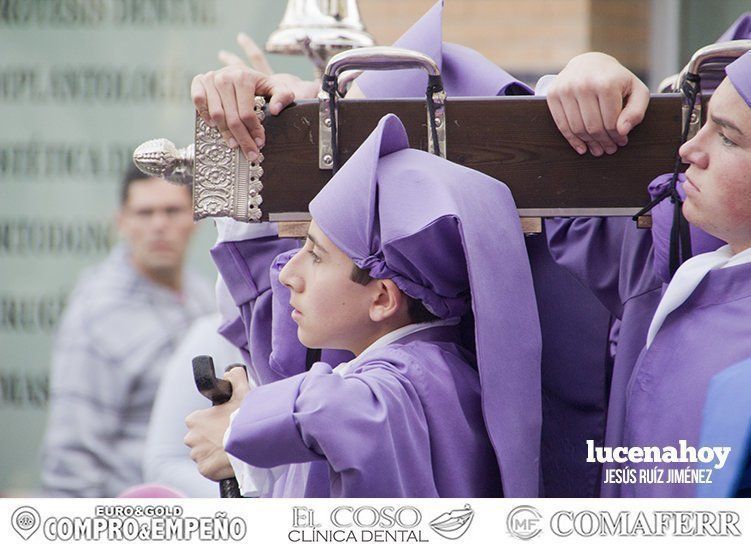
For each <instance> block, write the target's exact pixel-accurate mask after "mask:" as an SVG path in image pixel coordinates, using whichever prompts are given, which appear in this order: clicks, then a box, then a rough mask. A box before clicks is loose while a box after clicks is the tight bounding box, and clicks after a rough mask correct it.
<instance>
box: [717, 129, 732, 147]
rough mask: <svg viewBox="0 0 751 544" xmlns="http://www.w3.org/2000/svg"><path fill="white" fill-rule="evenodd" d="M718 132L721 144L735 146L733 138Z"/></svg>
mask: <svg viewBox="0 0 751 544" xmlns="http://www.w3.org/2000/svg"><path fill="white" fill-rule="evenodd" d="M718 134H719V135H720V139H721V140H722V145H724V146H727V147H735V142H734V141H733V140H731V139H730V138H728V137H727V136H725V135H724V134H723V133H722V132H718Z"/></svg>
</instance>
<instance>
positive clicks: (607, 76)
mask: <svg viewBox="0 0 751 544" xmlns="http://www.w3.org/2000/svg"><path fill="white" fill-rule="evenodd" d="M547 100H548V106H549V108H550V113H551V114H552V116H553V119H554V120H555V123H556V125H558V129H559V130H560V131H561V133H562V134H563V136H564V137H565V138H566V140H568V142H569V143H570V144H571V147H573V148H574V149H575V150H576V151H577V152H578V153H579V154H580V155H583V154H584V153H586V152H587V149H589V151H590V152H591V153H592V154H593V155H594V156H596V157H599V156H601V155H602V154H603V153H607V154H609V155H612V154H613V153H615V152H616V151H617V150H618V147H619V146H624V145H626V143H627V142H628V133H629V132H630V131H631V129H632V128H634V127H635V126H636V125H638V124H639V123H641V121H642V119H643V118H644V113H645V112H646V110H647V106H648V105H649V89H648V88H647V86H646V85H645V84H644V83H642V81H641V80H640V79H639V78H638V77H636V76H635V75H634V74H633V73H632V72H631V71H630V70H628V69H627V68H625V67H624V66H623V65H621V63H619V62H618V61H617V60H616V59H615V58H613V57H611V56H609V55H605V54H604V53H584V54H582V55H578V56H576V57H574V58H573V59H571V60H570V61H569V63H568V64H567V65H566V67H565V68H564V69H563V70H562V71H561V73H560V74H558V75H557V76H556V78H555V81H554V82H553V83H552V84H551V86H550V88H549V89H548V93H547Z"/></svg>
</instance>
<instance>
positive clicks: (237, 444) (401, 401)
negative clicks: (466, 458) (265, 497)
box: [226, 363, 435, 496]
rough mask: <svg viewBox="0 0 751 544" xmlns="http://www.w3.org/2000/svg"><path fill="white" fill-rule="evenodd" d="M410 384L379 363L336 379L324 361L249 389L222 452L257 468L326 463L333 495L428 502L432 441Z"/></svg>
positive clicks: (365, 366)
mask: <svg viewBox="0 0 751 544" xmlns="http://www.w3.org/2000/svg"><path fill="white" fill-rule="evenodd" d="M421 406H422V405H421V403H420V400H419V398H418V396H417V393H416V391H415V390H414V388H413V387H412V385H411V383H410V382H409V381H408V380H407V379H406V378H404V377H403V376H402V375H401V374H399V373H397V372H395V371H393V370H391V369H390V367H389V366H388V365H385V364H383V363H367V364H366V365H364V366H363V367H360V368H359V369H358V372H357V373H354V374H350V375H347V376H341V375H339V374H337V373H334V372H333V371H332V369H331V367H330V366H329V365H327V364H325V363H316V364H315V365H313V367H312V368H311V370H310V371H308V372H306V373H304V374H301V375H298V376H293V377H291V378H287V379H285V380H281V381H278V382H276V383H273V384H269V385H265V386H262V387H258V388H256V389H254V390H252V391H251V392H250V393H249V394H248V395H247V396H246V398H245V400H244V401H243V404H242V406H241V407H240V411H239V413H238V414H237V416H236V417H235V419H234V421H233V423H232V430H231V432H230V436H229V439H228V441H227V444H226V449H227V452H228V453H230V454H232V455H233V456H235V457H237V458H239V459H241V460H243V461H245V462H246V463H249V464H251V465H255V466H259V467H265V468H268V467H274V466H278V465H282V464H290V463H300V462H306V461H314V460H320V459H326V460H327V461H328V463H329V465H330V467H331V470H333V471H334V472H336V473H339V474H340V475H341V478H339V479H333V480H332V486H333V487H335V488H337V489H336V490H332V491H333V494H334V495H341V496H394V494H395V493H396V494H398V495H413V496H434V495H435V490H434V489H433V488H432V486H433V476H432V472H431V468H430V467H431V460H430V440H429V437H428V429H427V423H426V421H425V416H424V413H423V411H422V407H421Z"/></svg>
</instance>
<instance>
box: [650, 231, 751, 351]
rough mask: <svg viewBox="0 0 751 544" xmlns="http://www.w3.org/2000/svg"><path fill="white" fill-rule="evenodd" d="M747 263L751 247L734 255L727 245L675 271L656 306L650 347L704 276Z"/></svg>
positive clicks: (651, 325) (691, 259) (750, 259)
mask: <svg viewBox="0 0 751 544" xmlns="http://www.w3.org/2000/svg"><path fill="white" fill-rule="evenodd" d="M748 262H751V248H749V249H746V250H745V251H741V252H740V253H738V254H737V255H733V253H732V252H731V251H730V246H728V245H725V246H722V247H721V248H720V249H718V250H717V251H712V252H710V253H703V254H701V255H697V256H696V257H692V258H690V259H689V260H687V261H686V262H685V263H683V264H682V265H681V266H680V267H679V268H678V270H677V271H676V273H675V276H673V279H672V280H670V283H669V284H668V287H667V289H666V290H665V294H664V295H663V297H662V299H661V300H660V304H659V305H658V306H657V310H656V311H655V315H654V317H653V318H652V323H651V324H650V325H649V332H648V333H647V347H649V346H651V345H652V341H653V340H654V339H655V336H657V332H658V331H659V330H660V327H662V325H663V323H664V322H665V320H666V319H667V317H668V315H670V313H671V312H672V311H673V310H676V309H677V308H678V307H680V306H681V305H682V304H683V303H684V302H686V300H688V297H690V296H691V293H693V292H694V291H695V290H696V288H697V287H698V286H699V284H700V283H701V281H702V280H703V279H704V276H706V275H707V274H709V272H710V271H712V270H716V269H718V268H729V267H731V266H738V265H741V264H745V263H748Z"/></svg>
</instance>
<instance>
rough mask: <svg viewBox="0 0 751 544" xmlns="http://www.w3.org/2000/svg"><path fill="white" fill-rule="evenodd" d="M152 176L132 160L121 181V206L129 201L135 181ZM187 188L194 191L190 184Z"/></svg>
mask: <svg viewBox="0 0 751 544" xmlns="http://www.w3.org/2000/svg"><path fill="white" fill-rule="evenodd" d="M152 177H154V176H150V175H149V174H144V173H143V172H141V171H140V170H139V169H138V167H137V166H136V165H135V164H133V163H132V162H131V163H130V164H129V165H128V168H127V169H126V170H125V174H124V175H123V180H122V182H121V183H120V206H125V203H126V202H127V201H128V191H129V190H130V186H131V185H132V184H133V183H135V182H137V181H143V180H146V179H151V178H152ZM186 188H187V190H188V192H191V191H192V188H191V187H190V185H187V186H186Z"/></svg>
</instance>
